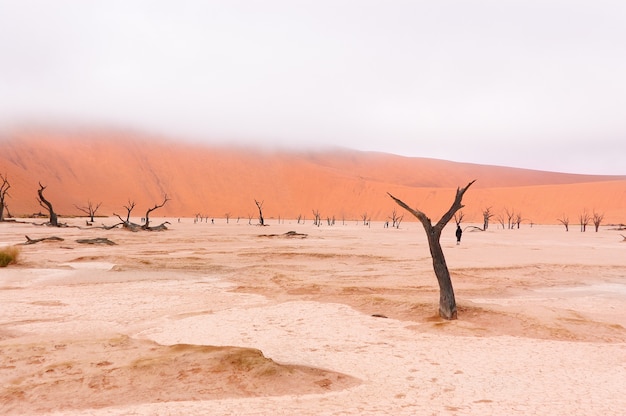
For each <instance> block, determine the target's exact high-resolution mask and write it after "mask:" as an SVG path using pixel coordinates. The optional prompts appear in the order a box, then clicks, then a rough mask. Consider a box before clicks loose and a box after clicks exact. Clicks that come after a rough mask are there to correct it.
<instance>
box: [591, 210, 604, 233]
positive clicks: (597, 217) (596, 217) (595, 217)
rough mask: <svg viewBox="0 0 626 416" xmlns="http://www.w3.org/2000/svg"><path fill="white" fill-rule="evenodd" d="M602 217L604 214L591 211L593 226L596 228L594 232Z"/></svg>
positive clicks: (598, 226)
mask: <svg viewBox="0 0 626 416" xmlns="http://www.w3.org/2000/svg"><path fill="white" fill-rule="evenodd" d="M603 219H604V214H599V213H597V212H595V211H594V212H593V219H592V221H593V226H594V227H595V229H596V232H598V228H600V224H601V223H602V220H603Z"/></svg>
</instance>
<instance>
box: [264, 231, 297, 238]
mask: <svg viewBox="0 0 626 416" xmlns="http://www.w3.org/2000/svg"><path fill="white" fill-rule="evenodd" d="M308 236H309V235H308V234H302V233H297V232H295V231H287V232H286V233H284V234H260V235H259V237H268V238H274V237H283V238H307V237H308Z"/></svg>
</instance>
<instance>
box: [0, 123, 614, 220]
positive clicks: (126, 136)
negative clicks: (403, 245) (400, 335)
mask: <svg viewBox="0 0 626 416" xmlns="http://www.w3.org/2000/svg"><path fill="white" fill-rule="evenodd" d="M0 146H1V149H2V151H1V152H0V172H2V173H3V174H4V175H6V176H7V177H8V179H9V181H10V183H11V190H10V197H9V198H7V201H6V202H7V204H8V208H9V211H10V213H11V214H13V215H14V216H22V215H30V214H33V213H36V212H40V211H44V210H43V208H41V207H40V206H39V204H38V202H37V199H36V196H37V189H38V183H39V182H41V184H43V185H44V186H46V190H45V196H46V198H47V199H48V200H50V201H51V202H52V203H53V206H54V207H55V210H56V211H57V212H58V213H59V214H61V215H82V213H81V211H80V210H78V209H77V206H78V207H85V206H86V205H87V203H88V201H92V202H93V203H94V204H97V203H101V206H100V208H99V211H98V214H101V215H105V216H108V215H111V214H113V213H117V214H119V215H122V216H125V214H126V210H125V209H124V208H123V206H124V205H126V204H127V203H128V202H129V201H133V202H135V203H136V208H135V210H134V211H133V216H135V217H142V216H144V214H145V212H146V210H147V209H148V208H151V207H152V206H154V205H155V204H156V203H160V202H162V200H163V197H164V195H167V196H168V198H170V201H168V203H167V204H166V205H165V206H164V207H163V208H161V209H159V210H158V211H156V212H155V213H154V214H153V216H193V215H196V214H200V215H203V216H207V217H212V218H222V217H224V216H226V215H227V214H228V215H229V216H230V217H231V219H236V218H241V219H242V220H245V221H248V218H253V220H254V221H256V220H255V218H256V216H257V208H256V206H255V204H254V200H255V199H256V200H258V201H263V202H264V205H263V208H264V214H265V217H266V218H268V219H270V220H274V221H276V220H277V219H278V218H290V219H293V218H297V217H298V216H302V217H305V218H308V219H310V218H312V216H313V214H312V211H313V210H316V211H319V212H320V214H321V217H322V219H324V220H326V218H333V217H334V218H335V220H336V221H338V222H341V221H343V220H346V221H347V220H358V219H361V218H362V217H364V216H366V217H368V218H371V219H372V220H385V219H387V217H389V216H390V215H391V213H392V211H393V210H394V209H398V208H397V207H396V206H395V205H394V203H393V201H391V199H390V198H389V197H388V196H387V195H386V193H387V192H391V193H393V194H394V195H396V196H398V197H399V198H401V199H403V200H405V201H406V202H407V203H409V204H411V205H414V206H416V207H419V208H420V209H421V210H423V211H424V212H426V213H427V214H428V215H431V216H432V217H433V218H438V217H439V215H441V213H442V212H443V211H445V210H446V209H447V207H448V206H449V204H450V202H451V201H452V198H453V196H454V190H455V188H456V187H457V186H464V185H466V184H467V183H468V182H469V181H470V180H473V179H476V180H477V181H476V183H475V184H474V185H473V187H472V188H471V191H470V192H468V193H467V194H466V198H465V202H466V208H465V210H464V213H465V219H466V221H474V222H479V223H480V222H482V215H481V212H482V210H483V209H484V208H486V207H491V208H492V212H493V213H494V214H495V216H494V218H492V222H497V216H498V215H504V212H505V210H509V211H514V212H517V213H520V214H521V215H522V217H523V218H524V222H526V223H530V222H532V223H557V219H559V218H564V217H567V218H569V220H570V222H571V223H572V224H574V223H576V222H577V221H578V217H579V216H580V214H581V213H583V212H588V213H589V214H592V213H593V212H594V211H596V212H598V213H602V214H604V220H603V223H623V222H626V175H625V176H596V175H575V174H564V173H554V172H541V171H533V170H525V169H515V168H507V167H498V166H484V165H475V164H467V163H456V162H449V161H442V160H434V159H425V158H408V157H401V156H395V155H389V154H384V153H372V152H358V151H353V150H346V149H332V150H324V151H317V152H304V151H303V152H288V151H282V152H281V151H263V150H259V149H244V148H241V147H239V148H237V147H230V148H226V147H209V146H204V145H199V144H190V143H187V142H177V141H175V140H173V139H171V140H165V139H162V138H155V137H148V136H141V135H138V134H134V133H133V134H130V133H120V132H115V131H88V132H87V131H74V132H71V133H67V132H63V133H61V132H50V131H47V132H42V131H38V132H32V131H31V132H24V131H22V132H13V133H10V134H5V135H4V136H2V137H0ZM405 220H408V217H407V216H405Z"/></svg>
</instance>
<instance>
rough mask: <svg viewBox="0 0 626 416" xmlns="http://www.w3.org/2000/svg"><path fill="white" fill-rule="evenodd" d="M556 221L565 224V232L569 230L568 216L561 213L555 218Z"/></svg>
mask: <svg viewBox="0 0 626 416" xmlns="http://www.w3.org/2000/svg"><path fill="white" fill-rule="evenodd" d="M557 221H558V222H560V223H561V224H563V225H564V226H565V232H567V231H569V217H567V216H566V215H565V214H563V216H562V217H561V218H557Z"/></svg>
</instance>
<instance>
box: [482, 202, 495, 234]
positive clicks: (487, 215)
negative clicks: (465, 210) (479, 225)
mask: <svg viewBox="0 0 626 416" xmlns="http://www.w3.org/2000/svg"><path fill="white" fill-rule="evenodd" d="M491 217H493V214H492V213H491V207H487V208H485V209H483V231H487V228H489V220H490V219H491Z"/></svg>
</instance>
